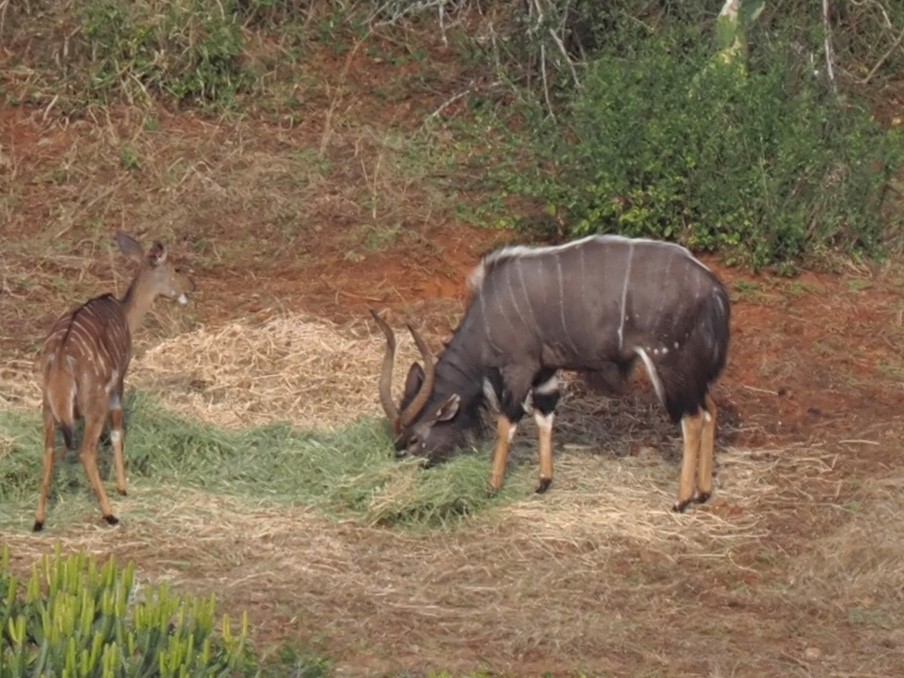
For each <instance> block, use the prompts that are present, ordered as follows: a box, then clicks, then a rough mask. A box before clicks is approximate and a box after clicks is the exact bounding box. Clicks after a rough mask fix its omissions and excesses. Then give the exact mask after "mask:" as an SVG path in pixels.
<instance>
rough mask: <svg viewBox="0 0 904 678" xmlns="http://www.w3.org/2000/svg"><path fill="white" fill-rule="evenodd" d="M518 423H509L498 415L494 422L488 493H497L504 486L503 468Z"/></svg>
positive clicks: (508, 420)
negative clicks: (494, 441) (493, 446)
mask: <svg viewBox="0 0 904 678" xmlns="http://www.w3.org/2000/svg"><path fill="white" fill-rule="evenodd" d="M517 430H518V423H517V422H513V421H511V420H510V419H509V418H508V417H507V416H506V415H504V414H500V415H499V418H498V419H497V420H496V447H495V448H494V449H493V471H492V473H491V475H490V491H491V492H498V491H499V490H501V489H502V486H503V484H505V466H506V463H507V462H508V455H509V449H511V446H512V440H513V439H514V437H515V432H516V431H517Z"/></svg>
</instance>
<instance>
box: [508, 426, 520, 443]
mask: <svg viewBox="0 0 904 678" xmlns="http://www.w3.org/2000/svg"><path fill="white" fill-rule="evenodd" d="M517 430H518V424H512V425H511V427H510V428H509V432H508V441H509V444H511V442H512V440H514V439H515V432H516V431H517Z"/></svg>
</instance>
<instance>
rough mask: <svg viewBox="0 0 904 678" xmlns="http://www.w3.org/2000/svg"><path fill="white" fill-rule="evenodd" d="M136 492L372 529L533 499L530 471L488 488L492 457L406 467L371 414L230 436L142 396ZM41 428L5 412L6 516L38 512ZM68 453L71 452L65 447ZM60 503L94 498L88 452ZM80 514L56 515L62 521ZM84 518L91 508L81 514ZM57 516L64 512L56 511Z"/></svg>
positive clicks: (1, 490) (131, 401)
mask: <svg viewBox="0 0 904 678" xmlns="http://www.w3.org/2000/svg"><path fill="white" fill-rule="evenodd" d="M126 413H127V414H126V427H127V429H126V459H127V465H128V466H127V468H128V474H129V483H130V488H131V487H135V486H137V487H138V488H139V491H142V492H144V491H147V490H148V486H151V489H152V490H153V488H154V487H166V486H174V485H178V486H181V487H190V488H196V489H200V490H203V491H204V492H208V493H213V494H221V495H228V496H231V497H235V498H238V499H240V500H247V501H248V502H249V503H251V502H253V503H254V504H255V505H260V504H262V503H263V504H271V505H286V504H289V505H296V506H306V507H311V508H315V509H317V510H320V511H321V512H323V513H324V514H326V515H328V516H331V517H334V518H339V519H352V520H355V521H358V522H361V523H363V524H368V525H381V526H393V525H404V526H406V527H411V528H438V527H452V526H454V525H455V524H457V523H458V522H459V521H460V520H461V519H463V518H466V517H468V516H472V515H474V514H476V513H479V512H481V511H483V510H485V509H487V508H489V507H490V506H492V505H494V504H499V503H501V502H506V501H507V500H509V499H511V498H513V497H516V496H519V495H520V496H523V495H524V494H526V493H527V492H528V491H529V489H528V485H529V483H528V480H527V475H526V473H525V474H519V473H515V474H512V478H511V481H510V482H509V484H508V489H507V490H506V491H504V492H503V493H502V494H501V495H499V496H497V497H490V496H489V495H488V494H487V491H486V478H487V471H488V468H489V464H488V460H487V459H486V458H484V457H483V456H482V455H478V454H470V455H462V456H460V457H458V458H457V459H454V460H452V461H451V462H449V463H446V464H443V465H441V466H438V467H435V468H431V469H429V470H424V469H422V468H421V465H420V463H419V461H417V460H410V461H404V462H398V461H396V460H395V459H394V456H393V453H392V449H391V441H390V439H389V437H388V435H387V433H386V431H385V430H384V427H383V426H382V425H381V423H380V422H379V421H377V420H375V419H373V418H364V419H361V420H359V421H358V422H355V423H354V424H352V425H350V426H349V427H347V428H345V429H341V430H337V431H331V432H321V431H299V430H295V429H293V428H292V427H291V426H289V425H286V424H274V425H269V426H263V427H258V428H251V429H246V430H243V431H226V430H223V429H218V428H216V427H213V426H210V425H206V424H202V423H198V422H196V421H192V420H189V419H185V418H182V417H180V416H178V415H175V414H173V413H171V412H169V411H168V410H166V409H164V408H162V407H161V406H160V405H159V403H157V401H156V400H154V399H153V398H152V397H150V396H148V395H146V394H143V393H141V392H135V391H133V392H132V393H131V394H130V395H129V396H128V397H127V404H126ZM41 444H42V443H41V424H40V417H39V415H38V413H37V412H28V411H24V410H10V411H6V412H3V413H0V503H2V504H6V505H7V507H6V509H5V510H4V511H2V513H4V514H9V513H15V514H17V515H19V516H20V517H21V516H22V515H25V514H27V513H28V511H29V509H30V508H31V503H32V502H33V500H34V497H35V493H36V491H37V488H38V484H39V482H40V471H41V461H40V459H41ZM60 449H61V448H60ZM101 465H102V469H101V472H102V474H104V476H105V477H108V478H109V477H110V475H109V474H110V465H111V451H110V449H109V447H108V446H107V445H102V450H101ZM55 479H56V482H55V485H54V493H53V494H52V500H55V501H56V503H62V502H64V501H65V502H68V501H71V500H72V498H73V494H76V495H77V494H79V493H78V492H77V491H76V489H75V488H81V493H80V494H81V499H83V500H84V501H86V502H93V497H92V496H90V491H89V486H88V482H87V479H86V478H85V476H84V473H83V471H82V468H81V465H80V464H79V462H78V456H77V454H76V453H74V452H70V453H69V454H67V456H66V458H65V461H64V462H63V463H61V464H59V465H58V468H57V471H56V476H55ZM64 513H65V514H71V513H72V511H65V512H63V511H59V510H57V511H54V510H53V509H51V516H53V519H55V520H59V519H61V518H62V517H63V514H64ZM79 513H81V512H79ZM54 514H56V515H54Z"/></svg>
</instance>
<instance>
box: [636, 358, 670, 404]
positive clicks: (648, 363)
mask: <svg viewBox="0 0 904 678" xmlns="http://www.w3.org/2000/svg"><path fill="white" fill-rule="evenodd" d="M634 352H635V353H636V354H637V355H639V356H640V359H641V360H643V366H644V367H645V368H647V375H648V376H649V377H650V381H651V382H652V383H653V390H654V391H656V396H657V397H658V398H659V402H660V403H662V404H663V405H665V391H664V390H663V388H662V380H661V379H660V378H659V372H657V371H656V365H654V364H653V360H652V359H651V358H650V356H649V355H648V354H647V352H646V351H645V350H643V349H642V348H640V347H639V346H638V347H637V348H635V349H634Z"/></svg>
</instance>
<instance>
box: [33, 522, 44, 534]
mask: <svg viewBox="0 0 904 678" xmlns="http://www.w3.org/2000/svg"><path fill="white" fill-rule="evenodd" d="M43 529H44V521H43V520H36V521H35V524H34V527H32V528H31V531H32V532H40V531H41V530H43Z"/></svg>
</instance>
